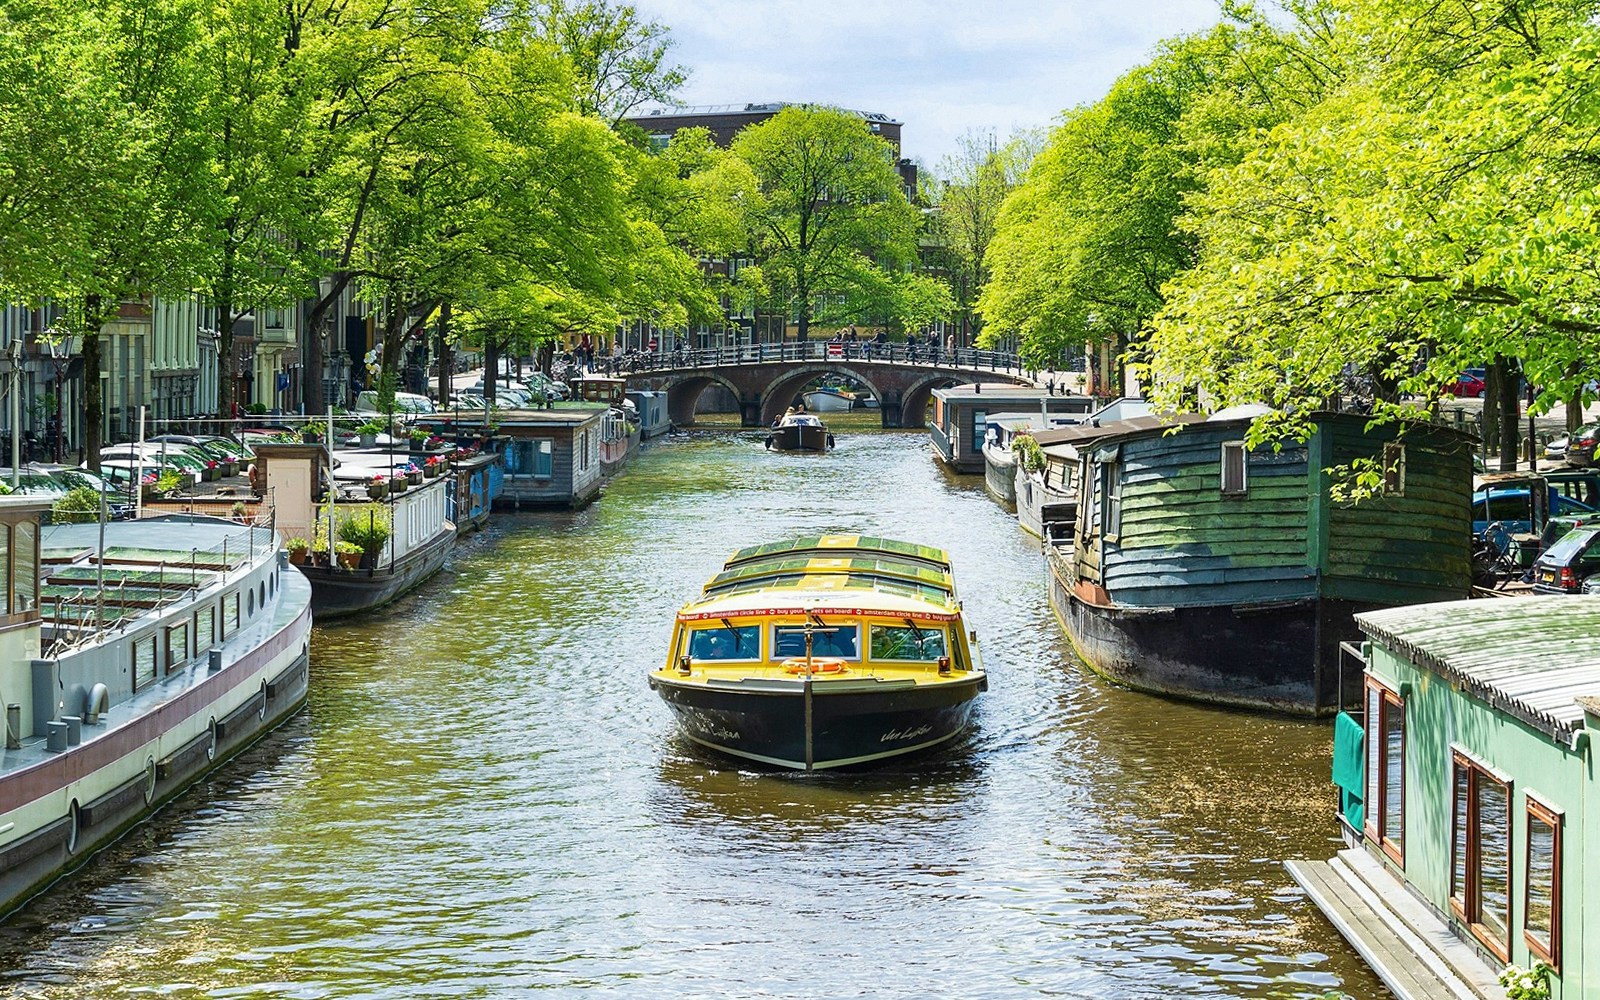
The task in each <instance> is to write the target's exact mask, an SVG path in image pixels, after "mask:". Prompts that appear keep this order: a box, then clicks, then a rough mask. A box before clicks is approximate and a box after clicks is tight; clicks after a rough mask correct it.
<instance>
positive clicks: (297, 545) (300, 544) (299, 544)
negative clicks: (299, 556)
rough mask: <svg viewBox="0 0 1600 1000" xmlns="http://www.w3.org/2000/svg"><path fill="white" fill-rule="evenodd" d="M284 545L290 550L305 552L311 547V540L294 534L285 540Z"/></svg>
mask: <svg viewBox="0 0 1600 1000" xmlns="http://www.w3.org/2000/svg"><path fill="white" fill-rule="evenodd" d="M283 547H284V548H285V549H288V550H289V551H290V552H304V551H306V550H307V549H309V548H311V540H310V539H308V538H302V537H300V536H299V535H294V536H292V537H290V538H286V539H284V540H283Z"/></svg>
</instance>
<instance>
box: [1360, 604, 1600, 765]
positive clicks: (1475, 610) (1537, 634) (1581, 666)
mask: <svg viewBox="0 0 1600 1000" xmlns="http://www.w3.org/2000/svg"><path fill="white" fill-rule="evenodd" d="M1356 623H1357V624H1358V625H1360V626H1361V630H1362V631H1363V632H1365V633H1366V634H1367V635H1369V636H1371V637H1372V638H1373V639H1374V640H1376V641H1377V642H1378V643H1380V644H1381V645H1383V646H1385V647H1386V648H1388V649H1391V650H1393V651H1394V652H1395V653H1397V654H1399V655H1401V656H1404V657H1405V658H1406V659H1408V660H1410V661H1411V662H1412V663H1414V664H1416V665H1417V666H1420V667H1424V668H1426V669H1428V670H1431V671H1433V672H1435V673H1437V674H1440V675H1441V676H1443V677H1445V678H1446V679H1447V680H1449V681H1450V682H1451V683H1452V684H1455V685H1457V686H1459V687H1460V688H1461V689H1463V690H1465V691H1467V692H1468V693H1469V694H1471V695H1472V696H1473V697H1475V698H1477V699H1479V700H1480V701H1483V702H1486V703H1487V704H1489V705H1491V706H1493V707H1494V708H1497V709H1500V710H1501V711H1504V712H1506V713H1508V714H1510V715H1513V716H1515V717H1517V718H1519V719H1521V720H1523V721H1524V722H1526V723H1528V724H1529V725H1531V726H1533V727H1535V728H1537V729H1539V730H1541V731H1543V732H1546V733H1549V734H1551V735H1552V736H1563V737H1564V736H1566V735H1567V734H1568V733H1570V732H1572V731H1573V730H1575V729H1578V728H1581V727H1582V725H1583V706H1582V705H1581V704H1580V703H1579V699H1580V698H1584V697H1586V696H1588V697H1594V696H1597V695H1600V597H1561V596H1550V597H1517V598H1502V599H1499V600H1494V599H1487V598H1484V599H1479V600H1471V601H1449V602H1446V603H1442V604H1413V605H1410V606H1408V607H1399V608H1386V609H1384V610H1382V611H1369V612H1367V613H1365V614H1359V615H1356Z"/></svg>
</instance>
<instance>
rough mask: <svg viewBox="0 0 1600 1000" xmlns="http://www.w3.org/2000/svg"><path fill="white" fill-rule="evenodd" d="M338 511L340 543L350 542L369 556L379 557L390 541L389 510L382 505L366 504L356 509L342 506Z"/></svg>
mask: <svg viewBox="0 0 1600 1000" xmlns="http://www.w3.org/2000/svg"><path fill="white" fill-rule="evenodd" d="M336 509H337V513H336V515H335V516H336V518H337V520H338V525H339V527H338V536H339V540H340V542H348V543H350V544H352V545H354V546H356V547H357V549H358V551H361V552H365V553H367V554H368V555H373V556H375V555H377V554H378V552H379V551H380V550H382V548H383V545H384V543H385V542H387V541H388V540H389V533H390V522H389V508H388V507H387V506H385V505H384V504H381V503H365V504H361V505H359V506H355V507H350V506H347V505H341V506H339V507H338V508H336Z"/></svg>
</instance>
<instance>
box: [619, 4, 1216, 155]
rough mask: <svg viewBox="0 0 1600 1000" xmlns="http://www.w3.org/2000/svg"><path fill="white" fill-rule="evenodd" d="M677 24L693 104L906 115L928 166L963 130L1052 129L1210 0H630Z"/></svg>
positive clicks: (1181, 29)
mask: <svg viewBox="0 0 1600 1000" xmlns="http://www.w3.org/2000/svg"><path fill="white" fill-rule="evenodd" d="M633 2H634V4H635V6H636V7H637V8H638V9H639V12H640V13H641V14H642V15H643V16H645V17H647V18H650V19H653V20H656V21H659V22H660V23H662V24H664V25H666V26H667V27H668V28H670V29H671V31H672V37H673V39H674V41H675V42H676V43H677V44H676V47H675V48H674V50H673V53H674V56H675V58H676V59H677V61H678V62H680V63H682V64H683V65H685V66H686V67H688V69H689V70H690V78H689V82H688V84H687V85H686V86H685V87H684V88H683V90H682V91H681V92H680V96H681V98H682V99H683V100H684V101H685V102H686V103H688V104H690V105H708V104H739V105H742V104H744V103H746V102H750V101H756V102H761V101H800V102H815V103H823V104H837V105H841V106H843V107H848V108H854V109H856V110H860V111H880V112H883V113H884V114H887V115H890V116H892V117H894V118H897V119H899V120H901V121H903V122H905V130H904V153H905V155H907V156H912V157H915V158H917V159H920V160H922V161H923V162H924V163H927V164H930V165H932V164H935V163H937V162H938V160H939V159H940V158H941V157H943V156H945V155H948V154H949V153H951V152H953V151H954V149H955V140H956V137H958V136H959V135H961V134H962V133H964V132H967V131H970V130H994V131H997V132H999V133H1001V134H1002V135H1003V134H1005V133H1007V132H1010V131H1011V130H1012V129H1013V128H1019V127H1020V128H1028V127H1035V126H1041V125H1048V124H1051V123H1052V122H1054V121H1055V119H1056V118H1057V117H1058V116H1059V115H1060V114H1061V112H1062V111H1063V110H1065V109H1067V108H1070V107H1074V106H1076V105H1079V104H1085V103H1089V102H1092V101H1095V100H1098V99H1099V98H1100V97H1102V96H1104V94H1105V93H1106V91H1107V90H1108V89H1109V88H1110V86H1111V83H1112V82H1113V81H1114V80H1115V79H1116V78H1117V77H1118V76H1120V75H1121V74H1122V73H1124V72H1126V71H1127V70H1129V69H1131V68H1132V67H1134V66H1136V65H1139V64H1140V63H1143V62H1145V61H1147V60H1148V59H1149V57H1150V55H1151V53H1152V51H1153V50H1154V47H1155V45H1156V43H1157V42H1159V41H1160V40H1161V39H1163V38H1169V37H1171V36H1174V35H1179V34H1186V33H1190V32H1194V31H1200V30H1204V29H1206V28H1208V27H1210V26H1211V25H1213V24H1215V23H1216V22H1217V20H1218V16H1219V15H1218V8H1217V4H1216V0H1142V2H1141V0H1072V2H1065V3H1063V2H1057V3H1054V4H1052V3H1049V2H1044V3H1040V2H1038V0H1035V2H1032V3H1029V2H1024V0H988V2H983V0H979V2H972V3H967V2H959V0H921V2H898V3H897V2H893V0H745V2H736V0H633Z"/></svg>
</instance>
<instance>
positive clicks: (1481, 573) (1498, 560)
mask: <svg viewBox="0 0 1600 1000" xmlns="http://www.w3.org/2000/svg"><path fill="white" fill-rule="evenodd" d="M1521 576H1522V546H1521V545H1520V544H1519V543H1518V542H1517V540H1516V539H1515V538H1513V537H1512V535H1511V532H1510V531H1508V530H1507V529H1506V526H1505V525H1504V524H1503V523H1501V522H1499V521H1491V522H1490V523H1489V524H1488V525H1487V526H1486V527H1485V528H1484V529H1483V531H1481V532H1480V533H1479V534H1478V536H1477V537H1476V538H1475V539H1473V543H1472V585H1473V586H1474V587H1481V588H1483V589H1486V590H1499V589H1500V588H1502V587H1504V586H1505V585H1506V584H1508V583H1510V582H1511V581H1512V580H1515V579H1519V578H1520V577H1521Z"/></svg>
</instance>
